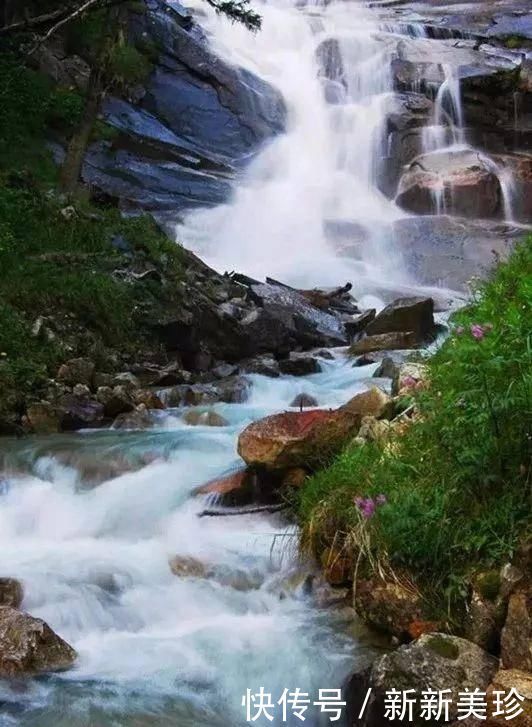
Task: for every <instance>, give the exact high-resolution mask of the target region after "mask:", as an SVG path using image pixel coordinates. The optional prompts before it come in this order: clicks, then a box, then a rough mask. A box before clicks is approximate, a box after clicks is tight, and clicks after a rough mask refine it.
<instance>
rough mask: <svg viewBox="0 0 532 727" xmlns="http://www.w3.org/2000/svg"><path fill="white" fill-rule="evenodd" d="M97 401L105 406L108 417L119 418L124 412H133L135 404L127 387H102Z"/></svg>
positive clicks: (98, 392)
mask: <svg viewBox="0 0 532 727" xmlns="http://www.w3.org/2000/svg"><path fill="white" fill-rule="evenodd" d="M96 399H97V400H98V401H99V402H100V404H103V407H104V414H105V416H106V417H111V418H114V417H117V416H118V415H119V414H123V413H124V412H128V411H133V409H134V408H135V403H134V401H133V398H132V397H131V395H130V393H129V391H128V389H127V388H126V387H125V386H115V387H114V388H112V389H111V387H110V386H100V388H99V389H98V391H97V392H96Z"/></svg>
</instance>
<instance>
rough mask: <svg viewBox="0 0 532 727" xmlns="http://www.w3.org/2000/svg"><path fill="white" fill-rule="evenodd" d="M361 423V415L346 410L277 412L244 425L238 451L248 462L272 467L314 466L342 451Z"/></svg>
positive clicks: (273, 468)
mask: <svg viewBox="0 0 532 727" xmlns="http://www.w3.org/2000/svg"><path fill="white" fill-rule="evenodd" d="M359 427H360V418H359V416H358V415H356V414H352V413H351V412H349V411H346V410H338V411H332V412H331V411H322V410H319V409H312V410H309V411H304V412H286V413H284V414H275V415H273V416H269V417H266V418H265V419H261V420H259V421H257V422H254V423H252V424H250V425H249V426H248V427H246V429H244V431H243V432H242V433H241V434H240V437H239V439H238V453H239V454H240V456H241V457H242V459H243V460H244V461H245V462H246V463H247V464H248V465H253V466H258V467H264V468H266V469H270V470H279V469H287V468H290V467H305V468H309V469H312V468H313V467H316V466H317V465H318V464H320V463H322V464H323V461H324V459H326V458H327V457H330V456H332V455H333V454H335V453H336V452H338V451H339V450H340V449H341V448H342V447H343V446H344V445H345V444H346V443H347V442H348V441H349V440H350V439H352V437H353V436H354V435H355V434H356V432H357V431H358V428H359Z"/></svg>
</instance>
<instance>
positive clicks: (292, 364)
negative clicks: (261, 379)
mask: <svg viewBox="0 0 532 727" xmlns="http://www.w3.org/2000/svg"><path fill="white" fill-rule="evenodd" d="M279 370H280V372H281V373H282V374H285V375H286V376H309V375H310V374H317V373H319V372H320V371H321V367H320V365H319V363H318V361H317V359H315V358H311V357H310V356H305V357H303V356H297V357H291V358H288V359H282V360H281V361H279Z"/></svg>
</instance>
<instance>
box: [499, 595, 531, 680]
mask: <svg viewBox="0 0 532 727" xmlns="http://www.w3.org/2000/svg"><path fill="white" fill-rule="evenodd" d="M501 664H502V666H503V668H504V669H519V670H521V671H532V592H531V591H530V590H529V591H528V592H527V591H521V592H518V593H514V594H512V595H511V596H510V600H509V601H508V613H507V616H506V621H505V624H504V628H503V630H502V633H501Z"/></svg>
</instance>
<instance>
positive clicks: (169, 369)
mask: <svg viewBox="0 0 532 727" xmlns="http://www.w3.org/2000/svg"><path fill="white" fill-rule="evenodd" d="M191 378H192V375H191V373H190V371H185V369H183V367H182V366H181V365H180V363H179V362H172V363H170V364H168V365H167V366H165V367H164V368H162V369H160V371H157V373H154V375H153V376H151V377H150V380H149V383H150V385H151V386H176V385H177V384H189V383H190V381H191Z"/></svg>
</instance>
